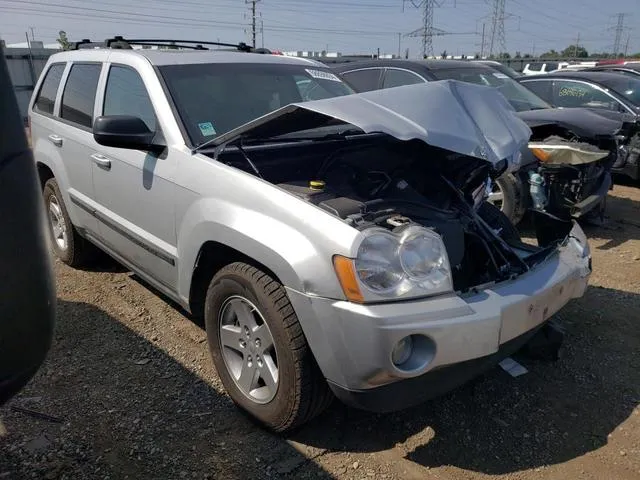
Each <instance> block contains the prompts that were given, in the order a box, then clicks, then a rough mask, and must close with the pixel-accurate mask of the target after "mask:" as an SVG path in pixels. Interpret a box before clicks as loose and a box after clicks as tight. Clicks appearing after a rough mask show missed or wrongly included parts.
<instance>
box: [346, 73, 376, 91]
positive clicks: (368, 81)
mask: <svg viewBox="0 0 640 480" xmlns="http://www.w3.org/2000/svg"><path fill="white" fill-rule="evenodd" d="M381 71H382V70H381V69H379V68H368V69H366V70H354V71H352V72H345V73H342V74H341V75H342V77H343V78H344V79H345V80H346V81H347V82H348V83H350V84H351V86H352V87H353V88H355V89H356V91H357V92H370V91H371V90H377V89H378V88H379V87H378V84H379V82H380V72H381Z"/></svg>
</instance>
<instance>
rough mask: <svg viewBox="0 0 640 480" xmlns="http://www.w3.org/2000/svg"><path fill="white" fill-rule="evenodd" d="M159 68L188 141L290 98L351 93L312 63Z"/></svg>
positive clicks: (224, 128) (258, 114)
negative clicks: (187, 135)
mask: <svg viewBox="0 0 640 480" xmlns="http://www.w3.org/2000/svg"><path fill="white" fill-rule="evenodd" d="M159 70H160V73H161V74H162V76H163V78H164V80H165V82H166V84H167V88H168V89H169V94H170V95H171V97H172V99H173V101H174V103H175V105H176V108H177V110H178V114H179V116H180V119H181V120H182V123H183V124H184V126H185V128H186V130H187V132H188V134H189V138H190V139H191V142H192V143H193V144H194V145H200V144H202V143H204V142H206V141H209V140H211V139H213V138H215V137H216V136H218V135H222V134H223V133H226V132H228V131H230V130H233V129H234V128H236V127H239V126H240V125H244V124H245V123H247V122H249V121H251V120H254V119H256V118H258V117H261V116H262V115H265V114H267V113H269V112H272V111H273V110H276V109H278V108H280V107H284V106H285V105H288V104H290V103H296V102H301V101H304V100H307V99H310V98H325V97H337V96H340V95H349V94H351V93H353V90H352V89H351V88H349V87H348V86H347V84H345V83H344V82H343V81H342V80H340V79H339V78H338V77H337V76H336V75H335V74H333V73H331V72H330V71H329V70H328V69H326V68H323V67H316V66H312V65H283V64H268V63H263V64H260V63H257V64H256V63H253V64H250V63H247V64H243V63H230V64H221V63H213V64H207V63H202V64H190V65H166V66H161V67H159Z"/></svg>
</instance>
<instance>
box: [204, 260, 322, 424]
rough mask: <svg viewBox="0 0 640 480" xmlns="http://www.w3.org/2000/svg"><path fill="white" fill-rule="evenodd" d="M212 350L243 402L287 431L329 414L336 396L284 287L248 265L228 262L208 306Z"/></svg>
mask: <svg viewBox="0 0 640 480" xmlns="http://www.w3.org/2000/svg"><path fill="white" fill-rule="evenodd" d="M205 325H206V330H207V339H208V341H209V350H210V352H211V356H212V358H213V363H214V365H215V367H216V370H217V372H218V375H219V376H220V380H221V381H222V383H223V385H224V387H225V389H226V390H227V392H228V393H229V396H230V397H231V398H232V400H233V401H234V402H235V403H236V405H238V406H239V407H240V408H242V409H243V410H245V411H246V412H248V413H249V414H250V415H251V416H252V417H254V418H255V419H257V420H258V421H259V422H260V423H262V424H263V425H265V426H267V427H268V428H270V429H272V430H274V431H278V432H282V431H286V430H290V429H292V428H295V427H297V426H299V425H301V424H303V423H305V422H307V421H308V420H310V419H311V418H313V417H314V416H316V415H318V414H319V413H320V412H322V411H323V410H324V409H325V408H326V407H327V406H328V405H329V403H330V402H331V399H332V394H331V391H330V390H329V387H328V386H327V384H326V381H325V380H324V378H323V376H322V374H321V372H320V369H319V368H318V366H317V364H316V362H315V360H314V358H313V354H312V353H311V350H310V348H309V346H308V344H307V341H306V339H305V336H304V334H303V332H302V328H301V327H300V324H299V322H298V318H297V316H296V314H295V312H294V310H293V307H292V306H291V304H290V303H289V299H288V298H287V293H286V291H285V289H284V287H283V286H282V285H281V284H280V283H279V282H278V281H277V280H276V279H274V278H273V277H272V276H270V275H269V274H267V273H265V272H263V271H261V270H259V269H257V268H255V267H253V266H251V265H248V264H245V263H240V262H238V263H232V264H230V265H227V266H226V267H224V268H222V269H221V270H220V271H219V272H218V273H217V274H216V275H215V276H214V277H213V279H212V280H211V284H210V286H209V289H208V291H207V299H206V304H205Z"/></svg>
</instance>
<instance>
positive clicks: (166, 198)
mask: <svg viewBox="0 0 640 480" xmlns="http://www.w3.org/2000/svg"><path fill="white" fill-rule="evenodd" d="M101 84H102V85H104V87H103V88H101V92H102V93H101V95H100V98H99V100H98V110H99V112H100V115H130V116H136V117H139V118H141V119H142V120H143V121H144V122H145V124H146V125H147V127H148V128H149V130H151V131H154V132H158V131H161V130H162V129H161V126H160V122H159V121H158V118H157V116H156V113H155V110H154V107H153V104H152V101H151V97H150V95H149V90H148V87H147V86H146V85H145V82H144V81H143V79H142V77H141V75H140V74H139V73H138V71H137V70H136V69H135V68H133V67H132V66H129V65H125V64H118V63H110V64H107V66H106V71H105V73H104V75H103V81H102V82H101ZM176 155H178V153H177V152H173V153H171V149H166V150H165V151H164V152H163V153H162V154H160V155H158V154H155V153H150V152H146V151H142V150H132V149H124V148H113V147H105V146H102V145H98V144H97V143H94V144H93V149H92V151H91V156H92V158H93V159H94V162H93V167H92V168H93V183H94V189H95V198H96V202H97V203H98V212H97V213H98V222H99V229H100V237H101V239H102V241H103V242H104V244H105V246H106V247H108V248H109V249H111V250H112V251H113V252H114V253H116V254H117V255H119V256H121V257H123V259H124V260H126V261H128V262H129V263H131V264H132V265H133V266H134V267H136V268H137V269H138V270H140V271H141V272H142V273H144V274H147V275H149V276H151V277H152V278H153V279H154V280H156V281H158V282H159V283H161V284H162V285H163V286H165V287H167V288H169V289H171V290H173V289H174V288H175V282H176V231H175V213H174V184H173V178H174V175H175V168H176V162H177V157H176Z"/></svg>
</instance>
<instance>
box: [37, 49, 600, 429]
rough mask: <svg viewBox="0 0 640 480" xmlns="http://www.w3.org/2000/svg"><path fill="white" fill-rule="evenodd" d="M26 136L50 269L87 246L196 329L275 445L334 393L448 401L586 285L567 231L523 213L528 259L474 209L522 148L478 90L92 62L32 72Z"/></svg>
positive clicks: (297, 65)
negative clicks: (51, 255) (531, 232)
mask: <svg viewBox="0 0 640 480" xmlns="http://www.w3.org/2000/svg"><path fill="white" fill-rule="evenodd" d="M106 45H107V46H108V45H109V42H106ZM300 86H302V88H303V89H304V94H305V95H307V96H309V95H311V90H313V95H312V96H313V98H319V96H320V93H321V92H323V93H324V96H325V97H326V98H325V99H320V100H313V101H309V102H301V100H302V93H301V92H300V90H299V88H300ZM421 105H431V106H432V107H433V108H432V110H429V109H424V108H421V107H420V106H421ZM30 121H31V131H32V137H33V138H32V140H33V149H34V155H35V159H36V162H37V166H38V171H39V172H40V178H41V182H42V186H43V192H44V201H45V204H46V207H47V211H48V212H49V226H50V233H51V237H52V248H53V250H54V252H55V253H56V254H57V256H58V257H59V258H60V259H61V260H62V261H64V262H65V263H67V264H68V265H71V266H79V265H81V264H82V263H83V262H86V261H88V260H89V257H88V254H89V253H90V250H91V245H95V246H98V247H99V248H100V249H102V250H104V251H105V252H107V253H109V254H110V255H112V256H113V257H114V258H116V259H117V260H119V261H120V262H122V263H123V264H124V265H126V266H127V267H128V268H130V269H131V270H133V271H134V272H136V273H137V274H138V275H139V276H140V277H141V278H143V279H144V280H146V281H147V282H148V283H149V284H151V285H152V286H154V287H155V288H157V289H158V290H159V291H161V292H162V293H164V294H165V295H166V296H167V297H169V298H171V299H173V300H174V301H176V302H177V303H178V304H180V305H181V306H182V307H184V308H185V309H187V310H188V311H189V312H191V313H192V314H193V315H194V316H196V317H204V321H205V326H206V332H207V338H208V343H209V349H210V352H211V355H212V358H213V362H214V364H215V367H216V369H217V372H218V374H219V376H220V379H221V381H222V383H223V385H224V387H225V389H226V391H227V392H228V394H229V395H230V397H231V398H232V399H233V401H234V402H235V403H236V404H237V405H238V406H239V407H241V408H242V409H244V410H246V411H247V412H249V414H251V415H252V416H253V417H255V418H256V419H258V420H259V421H260V422H261V423H262V424H263V425H265V426H267V427H268V428H270V429H272V430H275V431H285V430H289V429H291V428H295V427H296V426H299V425H301V424H303V423H304V422H306V421H308V420H309V419H311V418H312V417H314V416H316V415H317V414H319V413H320V412H321V411H323V409H324V408H325V407H326V406H327V405H328V404H329V402H330V401H331V400H332V398H333V396H334V395H335V396H337V397H338V398H339V399H341V400H342V401H344V402H346V403H347V404H349V405H353V406H355V407H359V408H363V409H368V410H373V411H392V410H397V409H400V408H404V407H407V406H410V405H415V404H417V403H419V402H421V401H423V400H424V399H426V398H428V397H430V396H433V395H437V394H440V393H443V392H445V391H447V390H450V389H451V388H453V387H455V386H456V385H458V384H460V383H462V382H464V381H466V380H468V379H470V378H472V377H473V376H475V375H477V374H478V373H479V372H482V371H484V370H485V369H487V368H489V367H491V366H494V365H495V364H496V363H497V362H499V361H500V360H501V359H502V358H504V357H505V356H507V355H510V354H511V353H513V352H514V351H516V350H517V349H518V348H520V347H521V346H522V345H523V344H525V343H526V342H527V341H528V340H529V339H530V338H532V337H533V336H534V335H535V334H536V333H537V332H539V331H540V329H541V328H543V327H544V326H545V325H546V324H547V322H548V320H549V318H550V317H551V316H552V315H553V314H554V313H555V312H557V311H558V310H559V309H560V308H562V307H563V306H564V305H565V304H566V303H567V302H568V301H569V300H570V299H572V298H576V297H580V296H582V295H583V293H584V291H585V289H586V286H587V283H588V278H589V275H590V272H591V255H590V250H589V245H588V243H587V239H586V237H585V235H584V233H583V232H582V230H581V229H580V227H579V226H578V225H577V223H575V222H574V223H572V224H569V225H567V224H565V223H562V224H560V225H558V223H557V222H556V221H555V220H554V219H553V218H552V217H550V216H548V215H545V214H543V213H540V221H539V222H537V223H536V226H537V235H538V246H532V245H529V244H525V243H523V242H522V241H521V240H520V237H519V235H518V232H517V230H516V229H515V228H514V227H513V226H512V225H511V224H510V223H509V221H508V219H507V218H506V217H505V216H504V215H503V214H502V213H501V212H500V211H499V210H498V209H496V208H495V207H494V206H492V205H491V204H489V203H487V202H486V201H485V199H486V191H487V183H488V181H489V179H490V178H491V176H495V175H499V174H500V173H501V172H502V171H504V170H505V169H507V168H509V164H510V162H512V160H513V158H514V156H516V155H517V154H518V152H519V151H520V149H521V148H522V146H523V145H526V143H527V141H528V139H529V136H530V134H531V132H530V130H529V128H528V127H527V126H526V125H525V124H524V123H523V122H522V121H521V120H520V119H518V118H517V117H516V116H515V114H514V113H513V111H512V110H511V109H510V108H509V107H508V105H507V104H506V101H505V100H504V98H503V97H502V96H501V95H500V94H499V93H498V92H497V91H496V90H494V89H491V88H487V87H483V86H478V85H470V84H465V83H462V82H455V81H444V82H436V83H432V84H428V85H416V86H410V87H406V88H405V89H396V91H377V92H370V93H366V94H352V91H351V90H350V88H349V87H348V86H347V85H345V84H344V83H343V82H342V81H341V80H340V79H339V78H338V77H337V76H336V75H335V74H333V73H331V71H330V70H329V69H327V68H326V67H325V66H324V65H322V64H319V63H316V62H314V61H310V60H305V59H297V58H290V57H284V56H273V55H258V54H252V53H233V52H218V51H207V50H203V51H197V52H184V51H181V50H177V51H152V50H130V49H129V50H127V49H117V50H116V49H110V48H98V49H91V50H77V51H70V52H64V53H58V54H55V55H53V56H51V57H50V59H49V61H48V63H47V65H46V67H45V69H44V72H43V75H42V78H41V79H40V80H39V82H38V84H37V87H36V89H35V92H34V96H33V99H32V102H31V106H30ZM478 125H483V126H484V127H483V129H485V130H486V131H489V132H490V133H489V134H487V133H485V131H484V130H481V129H479V128H478Z"/></svg>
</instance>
